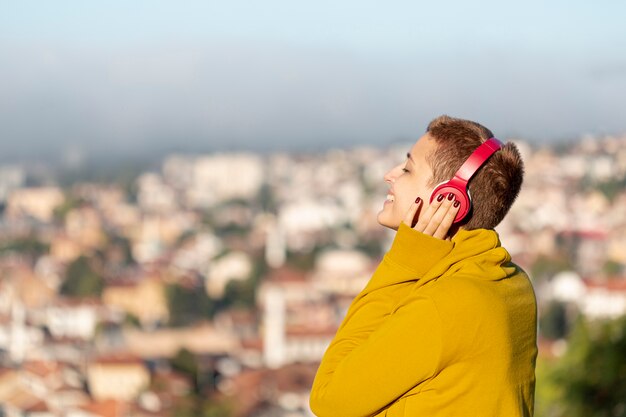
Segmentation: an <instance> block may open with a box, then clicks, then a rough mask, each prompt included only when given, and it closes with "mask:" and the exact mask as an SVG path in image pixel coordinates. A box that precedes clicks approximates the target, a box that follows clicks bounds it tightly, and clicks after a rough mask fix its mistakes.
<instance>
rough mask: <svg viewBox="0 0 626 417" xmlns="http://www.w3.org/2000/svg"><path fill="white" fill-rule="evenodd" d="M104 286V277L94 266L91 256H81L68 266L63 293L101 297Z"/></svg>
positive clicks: (75, 295)
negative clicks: (91, 262) (90, 259)
mask: <svg viewBox="0 0 626 417" xmlns="http://www.w3.org/2000/svg"><path fill="white" fill-rule="evenodd" d="M103 288H104V279H103V278H102V277H101V276H100V275H99V274H98V273H97V272H96V271H95V270H94V269H93V268H92V266H91V264H90V262H89V258H87V257H86V256H80V257H79V258H77V259H76V260H75V261H73V262H72V263H71V264H70V265H69V266H68V267H67V271H66V274H65V281H64V282H63V285H61V294H63V295H67V296H70V297H89V296H97V297H99V296H100V294H101V293H102V289H103Z"/></svg>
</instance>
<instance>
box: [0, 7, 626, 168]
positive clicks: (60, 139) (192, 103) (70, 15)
mask: <svg viewBox="0 0 626 417" xmlns="http://www.w3.org/2000/svg"><path fill="white" fill-rule="evenodd" d="M624 22H626V2H623V1H617V0H616V1H604V0H599V1H595V2H591V1H588V0H585V1H578V0H569V1H564V0H554V1H545V0H526V1H523V2H515V3H513V2H504V1H474V2H468V1H461V0H458V1H437V2H435V1H428V2H420V1H393V0H390V1H385V2H383V1H367V0H358V1H357V0H344V1H342V0H334V1H326V0H316V1H309V2H303V1H294V0H291V1H287V0H285V1H278V0H266V1H241V0H228V1H226V0H224V1H221V2H216V1H209V0H204V1H200V0H197V1H192V0H186V1H158V0H145V1H139V0H133V1H129V0H124V1H122V0H107V1H99V2H97V1H85V0H76V1H64V0H55V1H43V0H42V1H29V0H19V1H18V0H0V153H1V154H2V156H3V159H6V158H7V157H13V156H23V155H28V154H33V153H35V154H40V155H41V154H43V155H46V154H54V153H61V152H63V151H64V150H65V149H68V148H71V149H78V150H83V151H87V152H102V153H116V154H120V153H125V152H127V153H129V154H133V153H135V154H136V153H141V152H147V151H154V150H163V149H179V150H186V149H192V150H193V149H215V148H222V149H246V148H249V149H261V148H281V147H284V148H287V149H294V148H298V147H308V148H311V147H317V146H329V145H332V144H357V143H374V144H385V143H388V142H389V141H392V140H397V139H406V138H417V137H419V136H420V135H421V133H422V132H423V130H424V128H425V126H426V124H427V123H428V121H429V120H430V119H432V118H433V117H435V116H437V115H439V114H442V113H446V114H450V115H453V116H459V117H465V118H471V119H475V120H477V121H479V122H482V123H484V124H485V125H487V126H488V127H490V128H491V129H492V130H494V132H495V133H496V135H498V136H500V137H505V138H506V137H511V136H515V137H527V138H531V139H533V140H551V139H563V138H568V137H574V136H578V135H580V134H583V133H617V132H626V52H625V51H626V24H624Z"/></svg>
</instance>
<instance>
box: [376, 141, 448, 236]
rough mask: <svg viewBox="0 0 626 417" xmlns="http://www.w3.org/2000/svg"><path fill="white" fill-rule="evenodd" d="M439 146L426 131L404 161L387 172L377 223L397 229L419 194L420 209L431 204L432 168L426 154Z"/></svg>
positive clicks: (422, 209)
mask: <svg viewBox="0 0 626 417" xmlns="http://www.w3.org/2000/svg"><path fill="white" fill-rule="evenodd" d="M436 149H437V143H436V142H435V141H434V139H432V138H431V137H430V135H429V134H428V133H427V134H425V135H424V136H422V137H421V138H419V139H418V140H417V142H415V144H414V145H413V147H411V149H410V151H409V153H408V154H407V158H406V160H405V161H403V162H402V163H400V164H398V165H397V166H395V167H393V168H392V169H391V170H390V171H389V172H387V173H386V174H385V177H384V179H385V182H386V183H387V184H388V185H389V191H388V194H387V199H386V200H385V202H384V204H383V208H382V210H381V211H380V212H379V213H378V223H380V224H381V225H383V226H385V227H389V228H391V229H394V230H397V229H398V227H399V226H400V223H402V221H403V220H404V218H405V216H406V214H407V212H408V211H409V208H410V207H411V204H413V203H414V202H415V199H416V198H417V197H420V198H421V199H422V200H423V201H424V204H423V205H422V208H421V210H420V211H422V212H423V211H425V210H426V208H428V203H429V200H430V194H431V193H432V190H433V189H434V187H432V186H430V181H431V178H432V176H433V171H432V169H431V168H430V165H429V164H428V162H427V161H426V157H427V156H428V155H430V154H431V152H434V151H435V150H436ZM418 215H419V212H418Z"/></svg>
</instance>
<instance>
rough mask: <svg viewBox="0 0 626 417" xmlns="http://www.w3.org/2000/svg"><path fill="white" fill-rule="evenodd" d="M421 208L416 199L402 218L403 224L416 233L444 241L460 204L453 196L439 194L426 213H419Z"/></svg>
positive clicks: (420, 202)
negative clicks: (417, 214)
mask: <svg viewBox="0 0 626 417" xmlns="http://www.w3.org/2000/svg"><path fill="white" fill-rule="evenodd" d="M423 206H424V202H423V201H422V199H421V198H419V197H418V198H417V200H415V202H414V203H413V204H411V207H410V208H409V211H408V212H407V214H406V216H405V218H404V223H405V224H406V225H407V226H409V227H412V228H413V229H415V230H417V231H418V232H422V233H424V234H426V235H429V236H433V237H436V238H438V239H446V238H447V237H448V232H449V231H450V228H451V227H452V223H453V221H454V218H455V217H456V213H457V212H458V211H459V207H460V204H459V203H458V202H457V201H456V200H455V198H454V194H448V195H443V194H439V195H438V196H437V198H435V199H434V200H433V202H432V203H430V205H429V206H428V208H427V209H426V211H425V212H424V213H421V209H422V207H423ZM418 211H420V213H419V216H418V220H417V223H415V225H413V223H414V222H415V215H416V213H418Z"/></svg>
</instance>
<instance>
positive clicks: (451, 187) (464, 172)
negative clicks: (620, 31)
mask: <svg viewBox="0 0 626 417" xmlns="http://www.w3.org/2000/svg"><path fill="white" fill-rule="evenodd" d="M503 146H504V145H503V144H502V142H500V141H499V140H498V139H496V138H491V139H489V140H487V141H486V142H484V143H483V144H481V145H480V146H479V147H478V148H476V150H475V151H474V152H473V153H472V154H471V155H470V156H469V158H467V160H466V161H465V162H464V163H463V165H461V168H459V170H458V171H457V172H456V174H454V178H452V179H451V180H449V181H445V182H442V183H441V184H439V185H437V186H436V187H435V190H434V191H433V193H432V194H431V195H430V202H431V203H432V201H433V199H434V198H435V197H436V196H437V195H439V194H443V195H448V194H450V193H452V194H454V197H455V198H456V200H457V201H458V202H460V203H461V206H460V207H459V211H458V213H457V214H456V217H455V218H454V223H458V222H460V221H461V220H463V219H464V218H465V216H467V213H469V211H470V208H471V207H472V199H471V196H470V194H469V189H468V188H467V184H468V182H469V180H470V179H472V177H473V176H474V174H475V173H476V171H478V168H480V167H481V166H483V164H484V163H485V162H486V161H487V159H489V157H490V156H491V155H493V154H494V153H495V152H496V151H498V150H500V149H502V147H503Z"/></svg>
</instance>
